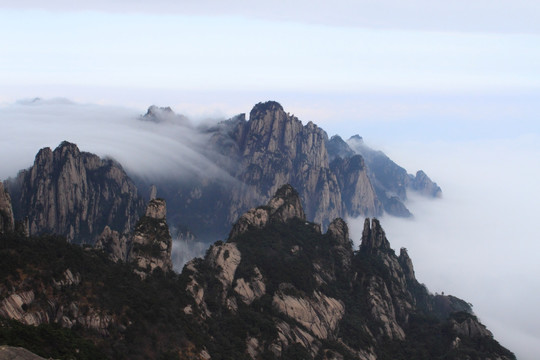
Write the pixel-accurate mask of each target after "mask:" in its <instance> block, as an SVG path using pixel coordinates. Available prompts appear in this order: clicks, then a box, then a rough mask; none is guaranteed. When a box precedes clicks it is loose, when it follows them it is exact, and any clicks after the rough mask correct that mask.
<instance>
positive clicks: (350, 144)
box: [330, 135, 442, 217]
mask: <svg viewBox="0 0 540 360" xmlns="http://www.w3.org/2000/svg"><path fill="white" fill-rule="evenodd" d="M330 143H331V144H332V145H331V148H332V149H336V150H335V151H334V153H333V154H332V155H333V156H339V154H340V153H341V154H342V153H346V154H350V153H351V151H352V152H353V153H356V154H360V155H361V156H362V157H363V158H364V160H365V162H366V164H367V167H368V168H369V178H370V180H371V183H372V184H373V187H374V189H375V192H376V193H377V197H378V199H379V200H380V201H381V202H382V204H383V207H384V210H385V211H386V212H387V213H388V214H390V215H394V216H402V217H409V216H411V215H412V214H411V213H410V212H409V210H408V209H407V207H406V206H405V202H406V200H407V190H413V191H416V192H417V193H420V194H422V195H425V196H428V197H441V196H442V191H441V188H440V187H439V186H438V185H437V184H436V183H434V182H433V181H431V179H430V178H429V177H428V176H427V175H426V174H425V173H424V172H423V171H422V170H419V171H418V172H417V173H416V175H411V174H408V173H407V171H406V170H405V169H404V168H402V167H401V166H399V165H398V164H396V163H395V162H393V161H392V160H391V159H390V158H389V157H388V156H386V154H384V153H383V152H382V151H377V150H373V149H371V148H370V147H368V146H367V145H366V144H365V143H364V140H363V139H362V138H361V137H360V136H358V135H355V136H353V137H351V138H350V139H349V140H347V142H345V141H343V139H341V138H340V137H339V136H333V137H332V138H331V139H330ZM348 156H351V155H348Z"/></svg>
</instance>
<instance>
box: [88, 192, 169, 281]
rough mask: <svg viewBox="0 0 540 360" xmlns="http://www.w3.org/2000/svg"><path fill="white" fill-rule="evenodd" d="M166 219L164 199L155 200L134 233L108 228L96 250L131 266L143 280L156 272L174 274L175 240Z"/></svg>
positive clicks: (141, 218) (148, 206) (99, 240)
mask: <svg viewBox="0 0 540 360" xmlns="http://www.w3.org/2000/svg"><path fill="white" fill-rule="evenodd" d="M166 217H167V206H166V203H165V200H163V199H152V200H150V202H149V203H148V205H147V206H146V213H145V214H144V215H143V216H141V217H140V219H139V220H138V221H137V224H136V225H135V229H134V230H133V232H131V233H129V234H120V233H119V232H118V231H115V230H111V229H110V228H109V227H108V226H106V227H105V229H104V230H103V232H102V233H101V235H100V236H99V238H98V241H97V242H96V245H95V247H96V248H97V249H101V250H103V251H104V253H105V254H107V255H108V256H109V258H110V259H111V260H113V261H115V262H117V261H123V262H126V263H130V264H132V265H133V266H134V267H135V272H136V273H137V274H139V275H140V276H141V277H143V278H144V277H146V276H147V275H148V274H151V273H153V272H154V271H155V270H156V269H160V270H161V271H163V272H168V271H171V270H172V261H171V252H172V238H171V234H170V232H169V226H168V224H167V220H166Z"/></svg>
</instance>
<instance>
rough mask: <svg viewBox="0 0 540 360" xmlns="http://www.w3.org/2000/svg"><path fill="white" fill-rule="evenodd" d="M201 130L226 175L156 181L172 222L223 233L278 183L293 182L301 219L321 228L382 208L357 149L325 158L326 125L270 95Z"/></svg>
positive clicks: (207, 152)
mask: <svg viewBox="0 0 540 360" xmlns="http://www.w3.org/2000/svg"><path fill="white" fill-rule="evenodd" d="M201 131H202V132H204V133H205V134H206V135H207V136H208V137H209V140H208V146H207V148H206V150H205V156H206V157H207V158H208V159H210V160H211V161H213V162H214V163H215V164H216V166H218V167H219V168H220V169H222V170H224V171H225V172H226V174H228V175H230V176H229V177H228V179H223V178H220V179H214V178H212V177H204V176H202V177H200V176H199V177H196V178H195V180H193V181H191V182H187V181H186V182H183V183H181V184H176V186H175V185H171V184H170V183H169V184H160V185H158V187H159V188H160V190H161V191H162V193H165V195H164V197H165V198H167V201H168V203H169V209H170V212H171V221H172V224H173V225H174V226H175V227H179V228H189V229H190V230H191V231H192V232H193V233H195V234H196V235H198V236H200V237H202V238H205V237H208V236H207V235H208V233H209V232H210V233H211V235H212V236H210V237H213V238H215V237H223V236H225V235H226V231H227V230H228V229H229V228H230V226H231V224H233V223H234V222H235V221H236V220H237V219H238V218H239V216H240V215H242V214H243V213H244V212H245V211H247V210H248V209H250V208H252V207H253V206H256V205H257V204H260V203H264V202H267V201H268V200H269V199H270V198H271V197H272V196H273V194H274V193H275V192H276V191H277V189H279V188H280V187H281V186H282V185H284V184H291V185H292V186H293V187H294V188H295V189H297V191H298V193H299V194H300V198H301V200H302V201H303V203H304V211H305V213H306V217H307V219H308V220H310V221H314V222H317V223H320V224H321V225H322V227H323V228H326V227H327V226H328V225H329V224H330V222H331V221H332V220H333V219H334V218H336V217H347V216H376V215H380V214H382V210H383V208H382V205H381V202H380V201H379V199H378V197H377V195H376V193H375V190H374V188H373V186H372V184H371V180H370V178H369V176H368V173H369V172H368V169H367V166H366V165H365V163H364V161H363V159H362V158H361V156H360V155H357V156H354V157H353V158H351V159H344V160H342V161H341V162H339V163H338V162H336V163H335V164H333V163H331V162H330V158H329V151H328V150H327V148H326V145H327V143H328V136H327V134H326V132H325V131H324V130H323V129H321V128H320V127H318V126H317V125H315V124H314V123H313V122H308V123H307V124H305V125H304V124H302V122H301V121H300V120H299V119H298V118H297V117H295V116H293V115H290V114H289V113H287V112H285V110H284V109H283V107H282V106H281V105H280V104H279V103H277V102H274V101H268V102H265V103H258V104H257V105H255V106H254V107H253V109H252V110H251V112H250V114H249V119H248V120H246V116H245V115H244V114H241V115H238V116H236V117H233V118H232V119H229V120H226V121H223V122H221V123H219V124H217V125H216V126H212V127H210V128H205V129H202V130H201ZM145 186H146V185H145ZM212 232H213V233H212Z"/></svg>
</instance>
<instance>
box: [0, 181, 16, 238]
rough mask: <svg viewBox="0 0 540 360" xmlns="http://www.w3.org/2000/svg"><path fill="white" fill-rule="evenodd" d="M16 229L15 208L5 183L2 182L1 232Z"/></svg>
mask: <svg viewBox="0 0 540 360" xmlns="http://www.w3.org/2000/svg"><path fill="white" fill-rule="evenodd" d="M13 230H15V220H14V218H13V208H12V206H11V198H10V197H9V194H8V192H7V191H6V190H5V189H4V184H3V183H2V182H0V234H4V233H7V232H12V231H13Z"/></svg>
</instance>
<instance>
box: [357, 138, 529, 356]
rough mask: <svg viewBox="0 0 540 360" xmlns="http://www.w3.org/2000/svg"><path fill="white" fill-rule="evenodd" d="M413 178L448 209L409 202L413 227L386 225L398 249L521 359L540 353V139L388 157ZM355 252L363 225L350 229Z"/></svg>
mask: <svg viewBox="0 0 540 360" xmlns="http://www.w3.org/2000/svg"><path fill="white" fill-rule="evenodd" d="M385 151H386V153H387V155H389V156H390V158H392V159H394V160H395V161H397V162H398V163H399V164H400V165H402V166H404V167H405V168H407V170H409V172H413V171H416V170H417V169H419V168H422V169H424V170H425V171H426V172H427V173H428V175H429V176H431V177H432V179H434V180H436V181H437V182H438V184H439V185H440V186H441V188H442V190H443V198H442V199H426V198H423V197H418V196H414V195H411V196H410V199H409V202H408V203H407V206H408V207H409V209H410V210H411V211H412V212H413V213H414V215H415V217H414V219H408V220H407V219H399V218H395V217H391V216H383V217H382V219H381V224H382V226H383V228H384V229H385V231H386V234H387V237H388V239H389V241H390V243H391V245H392V247H393V248H394V249H395V250H396V251H399V248H401V247H405V248H407V249H408V251H409V255H410V257H411V258H412V260H413V263H414V266H415V272H416V277H417V279H418V281H420V282H421V283H424V284H426V286H427V287H428V289H430V291H432V292H438V293H441V292H444V293H445V294H452V295H455V296H458V297H460V298H463V299H464V300H466V301H468V302H471V303H472V304H473V306H474V307H473V310H474V311H475V313H476V315H477V316H478V317H479V319H480V320H481V321H482V322H483V323H484V324H485V325H486V326H487V327H488V329H489V330H491V331H492V332H493V333H494V336H495V338H496V339H497V340H498V341H499V342H500V343H501V344H502V345H504V346H506V347H508V348H509V349H510V350H512V351H513V352H514V353H515V354H516V356H517V357H518V359H531V360H532V359H536V358H537V357H538V354H539V353H540V327H539V326H538V324H539V323H540V313H539V312H538V309H537V306H538V301H539V299H540V278H539V277H538V274H540V262H539V261H538V254H539V252H540V241H539V240H540V222H539V221H538V206H539V204H540V191H538V185H539V184H540V162H539V161H538V159H540V137H539V136H538V135H529V136H521V137H516V138H513V139H506V140H497V141H496V140H489V141H471V142H437V143H429V142H424V143H403V144H393V145H391V146H388V147H387V149H386V150H385ZM349 225H350V228H351V236H352V238H353V239H354V241H355V244H356V245H357V246H358V245H359V239H360V237H361V231H362V226H363V219H357V220H351V219H349Z"/></svg>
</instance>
